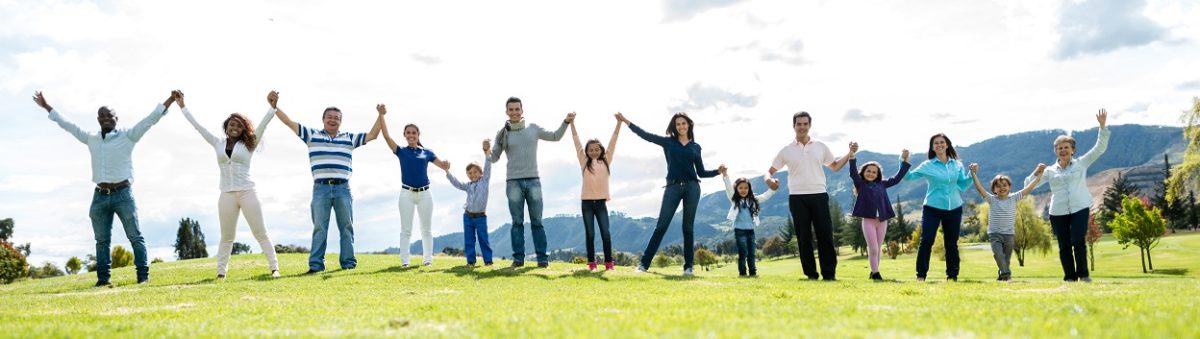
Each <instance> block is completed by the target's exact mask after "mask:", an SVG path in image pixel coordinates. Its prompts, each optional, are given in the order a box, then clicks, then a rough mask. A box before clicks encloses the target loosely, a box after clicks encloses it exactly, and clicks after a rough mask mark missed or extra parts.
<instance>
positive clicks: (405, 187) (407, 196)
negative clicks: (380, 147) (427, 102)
mask: <svg viewBox="0 0 1200 339" xmlns="http://www.w3.org/2000/svg"><path fill="white" fill-rule="evenodd" d="M376 109H377V110H378V111H379V119H380V120H381V125H382V126H383V128H382V129H383V139H384V140H387V145H388V149H389V150H391V151H392V153H393V154H395V155H396V158H398V159H400V183H401V184H402V185H401V187H402V190H401V191H400V202H399V205H400V262H401V264H402V265H403V266H405V267H407V266H408V257H409V252H410V251H409V245H410V243H409V239H411V238H412V226H413V225H412V223H413V212H416V213H417V214H420V215H421V250H422V251H421V253H422V254H423V255H424V257H425V262H424V264H425V266H429V265H432V264H433V231H432V227H433V221H432V220H430V217H431V216H432V215H433V195H432V194H431V193H430V192H429V163H431V162H435V163H440V160H438V158H437V155H435V154H434V153H433V151H431V150H429V149H427V148H425V145H422V144H421V129H420V128H418V127H417V125H414V124H408V125H404V141H406V142H407V144H406V145H405V146H403V147H401V146H399V145H397V144H396V141H394V140H392V136H391V135H390V134H388V129H387V124H386V123H383V122H382V120H383V116H384V115H385V114H387V106H384V105H383V104H379V106H378V107H376Z"/></svg>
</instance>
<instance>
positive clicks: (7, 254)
mask: <svg viewBox="0 0 1200 339" xmlns="http://www.w3.org/2000/svg"><path fill="white" fill-rule="evenodd" d="M28 270H29V262H27V261H25V256H23V255H21V252H20V251H18V250H17V249H16V248H13V247H12V244H9V243H8V242H7V241H0V282H2V283H5V284H7V283H11V282H13V281H14V280H17V279H20V278H22V277H25V276H26V273H27V272H28Z"/></svg>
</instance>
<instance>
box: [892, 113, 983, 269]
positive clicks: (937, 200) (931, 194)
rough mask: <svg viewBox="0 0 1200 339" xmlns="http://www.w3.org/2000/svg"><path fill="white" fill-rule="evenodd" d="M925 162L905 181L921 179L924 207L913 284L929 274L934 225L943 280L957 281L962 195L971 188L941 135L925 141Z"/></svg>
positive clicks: (965, 175)
mask: <svg viewBox="0 0 1200 339" xmlns="http://www.w3.org/2000/svg"><path fill="white" fill-rule="evenodd" d="M926 154H927V155H928V156H929V160H925V161H924V162H922V163H921V164H920V165H917V168H915V169H913V170H912V171H910V172H909V173H908V176H906V177H905V178H904V180H905V181H908V180H917V179H924V180H925V183H926V184H928V185H929V186H928V188H926V189H925V205H924V206H923V207H922V208H921V246H920V247H918V248H917V281H925V275H926V273H928V272H929V254H930V252H932V251H933V240H934V238H935V237H936V236H937V229H938V225H941V226H942V239H943V240H945V247H946V280H950V281H957V280H958V231H959V229H961V228H962V205H963V200H962V192H964V191H966V190H967V189H968V188H970V187H971V175H970V174H968V173H967V166H966V165H964V164H963V162H962V160H959V159H958V152H956V151H955V150H954V144H953V143H951V142H950V138H949V137H946V135H945V134H942V133H938V134H934V135H933V136H932V137H930V138H929V151H928V152H927V153H926Z"/></svg>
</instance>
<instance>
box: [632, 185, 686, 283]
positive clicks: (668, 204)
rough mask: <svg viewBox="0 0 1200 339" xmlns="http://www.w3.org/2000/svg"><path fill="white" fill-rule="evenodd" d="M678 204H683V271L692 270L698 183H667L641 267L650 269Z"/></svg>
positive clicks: (643, 252) (643, 254)
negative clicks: (693, 231)
mask: <svg viewBox="0 0 1200 339" xmlns="http://www.w3.org/2000/svg"><path fill="white" fill-rule="evenodd" d="M680 202H682V203H683V269H685V270H686V269H690V268H692V261H693V259H694V258H695V256H696V252H695V250H693V249H692V247H693V246H694V243H693V238H692V230H693V228H694V226H695V223H696V205H698V204H699V202H700V182H699V181H683V182H679V181H675V182H669V183H667V187H666V189H665V190H663V199H662V207H661V208H659V210H658V225H657V226H655V227H654V235H651V236H650V242H649V243H647V244H646V250H645V251H642V267H646V268H649V267H650V262H651V260H654V254H655V253H657V252H658V245H660V244H661V243H662V238H663V235H664V234H666V233H667V227H669V226H670V225H671V219H673V218H674V217H675V209H677V208H679V203H680Z"/></svg>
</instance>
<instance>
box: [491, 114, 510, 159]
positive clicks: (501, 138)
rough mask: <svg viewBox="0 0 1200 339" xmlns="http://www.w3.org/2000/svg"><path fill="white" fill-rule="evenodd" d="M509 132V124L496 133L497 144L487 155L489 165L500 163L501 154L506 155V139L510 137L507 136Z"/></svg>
mask: <svg viewBox="0 0 1200 339" xmlns="http://www.w3.org/2000/svg"><path fill="white" fill-rule="evenodd" d="M507 132H508V124H505V125H504V127H501V128H500V130H499V131H497V132H496V144H495V145H492V151H491V152H490V153H488V154H487V160H488V161H487V163H489V164H490V163H493V162H497V161H500V153H504V143H505V141H506V140H505V139H506V138H507V137H508V135H506V134H505V133H507ZM485 142H486V141H485Z"/></svg>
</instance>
